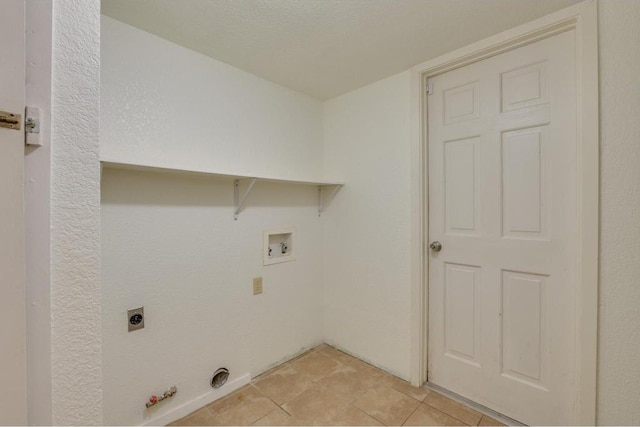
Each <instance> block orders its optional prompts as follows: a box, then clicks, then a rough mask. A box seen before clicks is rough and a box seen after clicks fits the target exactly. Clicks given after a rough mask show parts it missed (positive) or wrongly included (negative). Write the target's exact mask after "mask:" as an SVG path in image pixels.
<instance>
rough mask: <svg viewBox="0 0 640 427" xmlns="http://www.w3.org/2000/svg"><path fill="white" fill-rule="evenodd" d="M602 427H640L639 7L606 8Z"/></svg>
mask: <svg viewBox="0 0 640 427" xmlns="http://www.w3.org/2000/svg"><path fill="white" fill-rule="evenodd" d="M598 12H599V31H600V36H599V39H600V46H599V47H600V138H601V139H600V145H601V151H600V158H601V172H600V173H601V175H600V182H601V191H600V203H601V208H600V214H601V223H600V320H599V324H600V328H599V354H598V357H599V363H598V424H603V425H616V424H634V425H638V424H640V397H639V396H640V352H639V351H638V350H639V349H640V262H639V261H640V121H639V120H638V112H640V84H639V83H638V76H639V75H640V49H639V48H638V46H640V31H639V30H638V23H639V22H640V2H638V1H637V0H601V1H600V3H599V10H598Z"/></svg>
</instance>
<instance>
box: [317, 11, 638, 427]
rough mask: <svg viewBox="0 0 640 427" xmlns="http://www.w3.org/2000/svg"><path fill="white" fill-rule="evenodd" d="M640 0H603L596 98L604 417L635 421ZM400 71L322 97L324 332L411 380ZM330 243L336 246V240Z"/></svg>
mask: <svg viewBox="0 0 640 427" xmlns="http://www.w3.org/2000/svg"><path fill="white" fill-rule="evenodd" d="M638 22H640V2H638V1H637V0H601V1H600V3H599V32H600V34H599V49H600V53H599V54H600V97H601V98H600V100H601V101H600V102H601V106H600V108H601V121H600V126H601V141H600V144H601V224H600V229H601V231H600V239H601V242H600V245H601V246H600V284H599V287H600V295H599V298H600V319H599V346H598V347H599V362H598V393H597V395H598V404H597V406H598V407H597V420H598V424H602V425H615V424H636V425H637V424H639V423H640V405H638V396H640V353H639V352H638V349H639V348H640V285H639V284H640V282H639V280H638V277H640V263H639V262H638V257H639V255H640V191H639V190H638V186H639V185H640V167H639V166H638V165H640V124H639V122H638V120H637V112H638V111H640V85H639V84H638V81H637V80H638V79H637V76H638V70H640V51H639V50H638V48H637V46H638V45H639V44H640V32H638V28H637V23H638ZM407 87H408V83H407V76H406V74H405V73H401V74H398V75H396V76H393V77H390V78H388V79H385V80H383V81H381V82H378V83H375V84H372V85H369V86H366V87H364V88H361V89H358V90H356V91H354V92H351V93H349V94H346V95H343V96H341V97H338V98H336V99H334V100H331V101H328V102H326V104H325V170H327V172H328V173H329V174H337V176H338V177H341V176H340V175H341V174H343V175H344V179H345V180H346V181H347V182H348V184H349V185H347V186H345V188H344V189H343V190H342V191H341V193H340V195H339V197H338V198H337V199H336V201H335V202H334V203H333V205H332V207H331V209H330V210H329V211H328V213H327V215H326V218H325V230H324V235H325V242H326V245H325V282H326V283H325V304H326V311H325V338H326V340H327V341H328V342H331V343H334V344H336V345H338V346H341V347H344V348H345V349H346V350H347V351H350V352H352V353H354V354H356V355H358V356H360V357H363V358H365V359H368V360H370V361H372V362H373V363H375V364H378V365H380V366H382V367H384V368H387V369H389V370H390V371H392V372H395V373H397V374H399V375H400V376H403V377H405V378H407V377H408V372H409V368H408V356H407V355H408V354H409V353H410V352H411V346H410V342H409V339H408V338H409V337H408V336H407V333H408V331H409V328H410V324H409V317H408V311H409V310H408V307H409V305H410V300H411V292H410V289H409V281H410V275H409V274H410V267H409V264H408V259H409V254H408V251H409V243H408V240H409V238H410V236H409V235H408V232H409V224H410V215H409V212H408V209H409V199H408V198H409V194H410V191H411V187H410V183H409V177H408V165H409V156H410V151H409V142H408V138H409V137H408V134H407V133H408V125H407V124H406V117H407V114H408V113H407V109H408V107H409V103H410V101H409V94H408V93H407ZM331 242H335V246H332V245H331Z"/></svg>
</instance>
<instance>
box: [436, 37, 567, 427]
mask: <svg viewBox="0 0 640 427" xmlns="http://www.w3.org/2000/svg"><path fill="white" fill-rule="evenodd" d="M574 37H575V34H574V31H569V32H565V33H562V34H559V35H556V36H553V37H551V38H548V39H545V40H542V41H538V42H536V43H533V44H530V45H527V46H524V47H521V48H518V49H516V50H512V51H509V52H506V53H502V54H500V55H498V56H495V57H492V58H488V59H485V60H483V61H480V62H477V63H474V64H472V65H468V66H466V67H463V68H459V69H456V70H454V71H450V72H448V73H446V74H443V75H440V76H437V77H435V78H432V79H430V81H429V83H430V84H431V87H432V91H433V92H432V94H431V95H429V97H428V155H429V240H430V241H432V242H433V241H438V242H440V243H441V244H442V250H440V251H435V250H430V252H429V254H428V256H429V356H428V357H429V359H428V360H429V367H428V377H429V381H430V382H432V383H434V384H437V385H439V386H442V387H444V388H446V389H448V390H451V391H453V392H455V393H458V394H460V395H462V396H465V397H467V398H469V399H471V400H473V401H475V402H478V403H480V404H482V405H485V406H487V407H490V408H492V409H495V410H496V411H498V412H500V413H503V414H505V415H507V416H510V417H512V418H514V419H516V420H519V421H521V422H524V423H527V424H556V425H557V424H571V423H572V422H573V419H574V418H573V417H574V405H575V402H574V400H575V396H576V393H575V387H576V384H575V382H576V369H575V360H576V359H575V354H576V348H575V347H576V325H575V320H574V319H575V317H576V316H575V310H576V301H575V299H576V286H577V285H576V262H577V261H576V260H577V239H576V231H577V225H576V221H577V210H576V195H577V191H576V185H577V181H576V158H577V153H576V149H577V147H576V102H577V100H576V81H575V50H574V43H575V40H574Z"/></svg>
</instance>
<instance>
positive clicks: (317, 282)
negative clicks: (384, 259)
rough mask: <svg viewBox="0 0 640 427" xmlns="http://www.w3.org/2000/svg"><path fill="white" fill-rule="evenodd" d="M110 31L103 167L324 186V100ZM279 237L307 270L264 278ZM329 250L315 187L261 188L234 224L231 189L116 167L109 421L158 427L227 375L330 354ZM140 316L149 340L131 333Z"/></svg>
mask: <svg viewBox="0 0 640 427" xmlns="http://www.w3.org/2000/svg"><path fill="white" fill-rule="evenodd" d="M102 19H103V27H102V63H103V68H102V70H103V74H102V82H101V84H102V88H101V89H102V129H101V152H102V156H103V157H104V158H108V159H111V160H119V161H123V162H134V163H136V162H141V163H145V164H154V165H164V166H174V167H185V168H195V169H205V170H211V169H214V170H216V169H217V170H222V171H236V172H239V173H246V174H268V175H279V176H282V177H300V178H302V177H304V178H306V179H311V178H317V177H320V176H321V174H322V104H321V103H320V102H319V101H317V100H314V99H312V98H309V97H307V96H305V95H301V94H299V93H296V92H293V91H291V90H289V89H285V88H282V87H279V86H277V85H275V84H273V83H270V82H267V81H265V80H262V79H259V78H257V77H255V76H252V75H250V74H247V73H245V72H243V71H240V70H237V69H234V68H232V67H230V66H228V65H225V64H222V63H220V62H218V61H215V60H213V59H211V58H207V57H204V56H202V55H200V54H197V53H195V52H192V51H189V50H187V49H184V48H182V47H178V46H176V45H174V44H171V43H169V42H167V41H165V40H163V39H160V38H158V37H155V36H152V35H150V34H147V33H144V32H142V31H140V30H138V29H135V28H133V27H130V26H127V25H125V24H122V23H119V22H118V21H114V20H112V19H110V18H106V17H103V18H102ZM124 112H126V113H127V114H130V115H131V117H130V118H128V117H126V115H125V113H124ZM282 227H295V228H296V229H297V235H296V240H295V242H294V245H295V251H296V260H295V261H293V262H288V263H282V264H276V265H272V266H268V267H263V265H262V247H263V241H262V239H263V230H264V229H272V228H282ZM322 237H323V236H322V219H321V218H318V214H317V189H316V188H315V187H313V186H299V185H290V184H288V185H286V184H267V183H263V182H260V183H258V184H256V187H255V189H254V192H253V193H252V194H251V195H250V197H249V199H248V201H247V206H246V208H245V210H244V211H243V212H242V213H241V214H240V217H239V219H238V221H234V220H233V181H231V180H226V179H220V178H213V177H203V176H191V175H189V176H187V175H180V174H158V173H149V172H132V171H123V170H112V169H104V171H103V177H102V263H103V265H102V291H103V298H102V308H103V313H102V314H103V315H102V319H103V329H102V338H103V361H104V370H103V378H104V382H103V388H104V414H105V415H104V422H105V423H106V424H139V423H141V422H143V420H149V419H154V418H155V417H158V416H161V415H163V414H165V413H167V412H169V411H171V410H173V409H175V408H176V407H178V406H180V405H182V404H185V403H187V402H189V401H192V400H193V399H195V398H197V397H199V396H201V395H203V394H205V393H207V392H209V391H211V390H212V389H211V387H210V386H209V383H208V381H209V379H210V376H211V374H212V373H213V371H214V370H215V369H216V368H218V367H221V366H225V367H227V368H228V369H230V370H231V373H232V375H231V378H232V379H234V378H238V377H240V376H242V375H244V374H247V373H250V374H252V375H256V374H258V373H260V372H262V371H264V370H266V369H267V368H269V367H271V366H273V365H274V364H276V363H278V362H281V361H282V360H283V359H285V358H288V357H291V356H293V355H295V354H297V353H299V352H301V351H302V350H304V349H306V348H309V347H312V346H314V345H317V344H319V343H320V342H322V310H321V305H322V295H323V290H322V265H323V263H322V257H323V253H322ZM256 276H263V277H264V294H262V295H258V296H253V295H252V278H253V277H256ZM141 305H143V306H144V307H145V315H146V322H145V328H144V329H143V330H141V331H136V332H132V333H128V332H127V323H126V319H127V318H126V311H127V309H130V308H134V307H137V306H141ZM172 384H175V385H177V387H178V390H179V392H178V394H177V395H176V396H175V397H174V398H172V399H171V400H170V401H167V402H164V403H162V404H161V405H158V406H157V407H155V408H153V409H152V410H145V409H144V403H145V402H146V401H147V400H148V398H149V396H150V395H152V394H160V393H161V392H162V391H163V390H165V389H166V388H167V387H168V386H170V385H172Z"/></svg>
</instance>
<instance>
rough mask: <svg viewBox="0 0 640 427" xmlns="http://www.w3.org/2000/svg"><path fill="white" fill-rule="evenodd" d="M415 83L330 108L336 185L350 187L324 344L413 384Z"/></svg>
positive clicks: (329, 171)
mask: <svg viewBox="0 0 640 427" xmlns="http://www.w3.org/2000/svg"><path fill="white" fill-rule="evenodd" d="M410 95H411V94H410V73H409V72H408V71H407V72H403V73H400V74H397V75H395V76H392V77H389V78H387V79H384V80H381V81H379V82H377V83H374V84H371V85H369V86H366V87H364V88H361V89H358V90H356V91H354V92H351V93H348V94H346V95H343V96H340V97H338V98H335V99H332V100H330V101H327V102H326V103H325V109H324V116H325V128H324V135H325V145H324V162H325V171H326V175H327V177H331V178H336V179H344V181H345V182H346V183H347V185H345V187H344V188H343V189H342V190H341V191H340V193H339V194H338V196H337V197H336V199H335V200H334V201H333V203H332V204H331V206H330V208H329V209H328V210H327V212H326V214H325V218H324V221H325V223H324V241H325V246H324V258H325V269H324V274H325V315H324V334H325V339H326V341H327V342H328V343H330V344H333V345H336V346H338V347H340V348H342V349H344V350H346V351H347V352H350V353H352V354H354V355H356V356H358V357H360V358H362V359H364V360H367V361H369V362H371V363H373V364H374V365H377V366H380V367H382V368H384V369H387V370H389V371H390V372H392V373H394V374H396V375H398V376H400V377H402V378H405V379H409V376H410V356H411V353H410V345H411V343H410V339H411V335H410V334H411V323H410V306H411V277H410V275H411V271H410V251H411V244H410V243H411V234H410V220H411V211H410V208H411V205H410V192H411V181H410V160H411V146H410V121H409V120H410V109H409V107H410Z"/></svg>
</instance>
